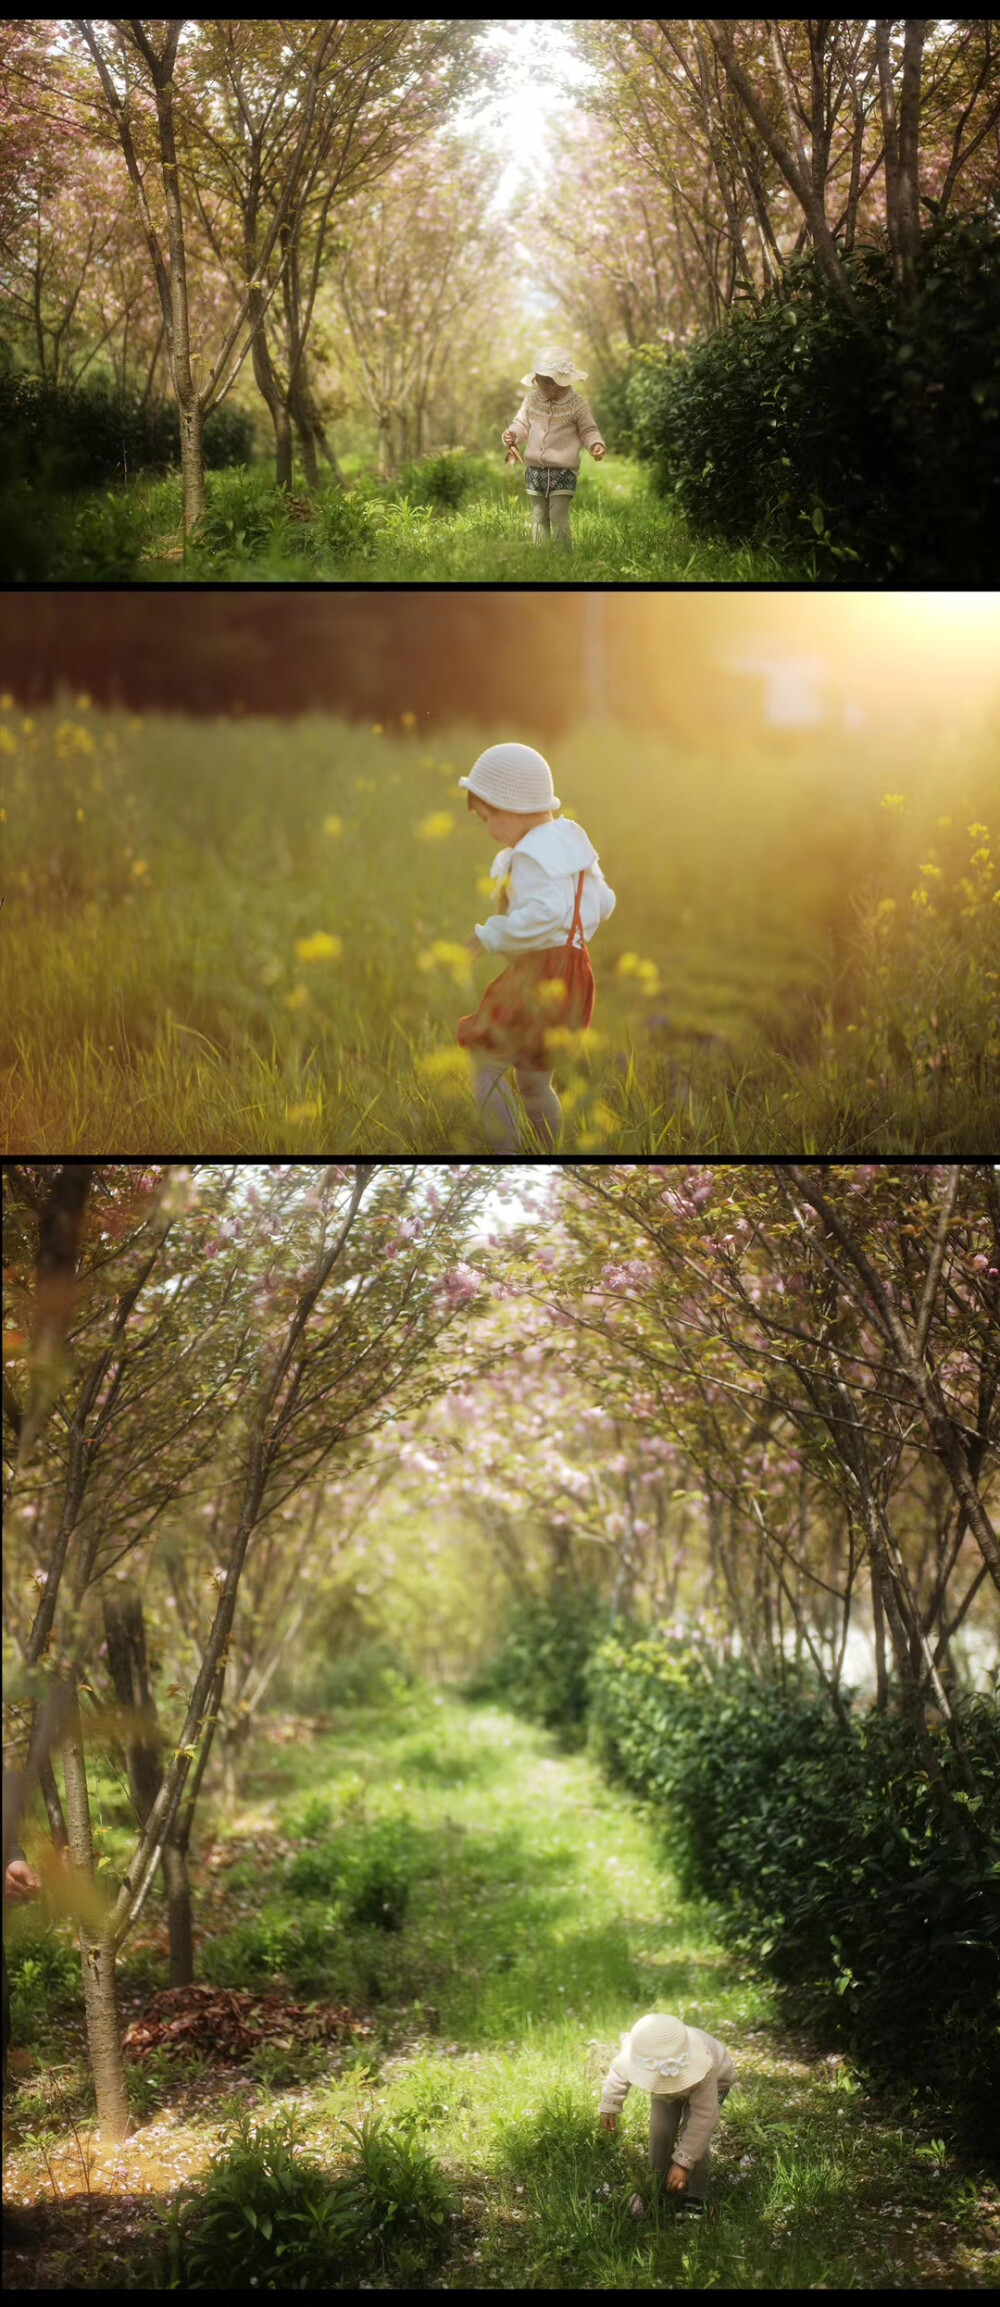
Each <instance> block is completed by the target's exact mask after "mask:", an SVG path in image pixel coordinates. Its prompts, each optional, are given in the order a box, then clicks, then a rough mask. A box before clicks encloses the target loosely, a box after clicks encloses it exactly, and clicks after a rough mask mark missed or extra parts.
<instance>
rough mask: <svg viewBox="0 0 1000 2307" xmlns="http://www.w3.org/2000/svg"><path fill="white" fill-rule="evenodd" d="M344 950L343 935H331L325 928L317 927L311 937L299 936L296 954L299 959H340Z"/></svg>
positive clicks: (296, 941) (296, 943) (296, 942)
mask: <svg viewBox="0 0 1000 2307" xmlns="http://www.w3.org/2000/svg"><path fill="white" fill-rule="evenodd" d="M343 950H344V940H343V938H342V937H331V936H330V935H329V932H328V931H327V930H325V929H317V930H315V931H314V932H313V935H312V936H311V937H297V938H296V940H295V956H296V960H298V961H339V960H340V956H341V954H342V953H343Z"/></svg>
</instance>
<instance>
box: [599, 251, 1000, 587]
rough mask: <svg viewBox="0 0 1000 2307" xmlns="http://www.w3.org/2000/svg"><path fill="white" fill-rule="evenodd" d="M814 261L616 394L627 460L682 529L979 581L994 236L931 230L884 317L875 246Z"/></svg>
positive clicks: (995, 289)
mask: <svg viewBox="0 0 1000 2307" xmlns="http://www.w3.org/2000/svg"><path fill="white" fill-rule="evenodd" d="M844 266H845V271H846V273H847V276H848V279H849V282H850V288H851V292H852V297H853V301H854V307H855V310H854V312H853V313H852V311H851V309H850V308H849V306H848V305H847V303H846V302H844V301H842V300H841V298H840V297H838V295H837V294H836V293H835V292H834V291H833V290H832V289H831V287H830V285H829V282H828V281H827V280H826V279H825V277H824V275H823V272H822V270H821V269H820V267H819V265H818V263H817V262H816V260H815V258H814V257H812V256H809V257H805V258H803V259H802V260H801V261H800V262H799V263H797V264H795V265H792V266H789V268H788V270H787V271H786V273H785V275H784V276H783V279H782V281H781V282H780V284H779V285H778V286H777V287H776V288H775V289H774V290H772V292H771V293H770V294H769V295H768V296H766V297H765V298H764V300H763V302H762V304H761V305H760V306H759V308H758V307H754V306H752V305H741V306H740V307H738V308H736V309H734V311H733V312H732V313H731V314H730V315H728V316H727V318H726V320H725V321H724V323H723V325H722V326H721V327H719V328H717V329H716V330H714V331H713V332H712V333H711V334H710V335H708V336H706V337H703V338H702V339H701V340H700V341H698V342H697V343H695V344H694V345H691V346H688V347H685V348H682V349H677V350H671V351H668V352H663V351H661V350H660V349H658V348H657V349H655V350H653V349H647V351H646V352H645V353H644V354H643V355H642V356H641V357H640V359H639V362H638V364H637V366H636V367H635V369H634V371H633V374H632V378H631V381H630V384H629V387H628V394H627V401H628V408H629V412H630V416H631V420H632V424H633V427H634V435H635V439H636V442H637V444H638V446H639V448H640V451H641V453H643V454H644V455H645V456H646V457H648V458H649V459H651V460H652V463H653V467H654V472H655V475H656V479H657V483H658V486H659V487H660V488H661V489H662V490H663V492H664V493H665V494H667V493H672V494H673V495H675V496H676V498H677V499H678V500H679V502H680V504H681V505H682V507H683V509H684V511H685V513H686V514H687V516H688V518H689V519H690V520H691V521H692V522H693V524H694V525H695V527H696V528H698V529H699V530H702V531H705V532H707V533H709V534H713V535H717V536H720V537H723V538H726V539H727V540H729V541H730V542H732V541H735V540H737V539H742V538H752V539H756V540H759V541H764V540H767V541H768V542H769V543H773V544H778V543H780V544H782V545H783V546H785V547H787V546H789V545H791V546H795V545H796V544H798V545H799V546H801V547H802V548H803V549H804V548H806V547H808V548H809V549H810V550H811V551H812V552H813V553H814V554H815V556H816V560H817V563H818V565H819V567H820V569H821V571H822V572H823V573H826V574H829V575H834V576H841V577H845V576H846V577H850V578H852V579H854V578H856V579H857V580H858V581H859V582H866V583H867V582H874V583H882V584H884V583H887V582H892V583H895V582H897V581H902V582H906V583H932V582H933V583H935V584H943V583H951V584H956V585H961V586H968V585H986V584H989V583H990V582H991V581H995V579H996V574H997V538H998V536H1000V465H998V460H997V433H998V423H1000V239H998V235H997V231H996V227H995V224H994V223H993V222H992V220H991V219H989V218H987V217H979V218H967V219H958V218H953V219H950V220H949V221H947V222H946V223H944V224H941V225H932V226H930V227H929V228H928V230H927V231H926V232H925V233H924V234H923V236H922V240H921V243H920V249H919V255H918V264H917V280H916V291H915V295H914V297H913V299H912V301H911V302H910V304H909V306H908V307H906V308H904V309H901V308H900V305H899V301H898V297H897V294H896V289H895V282H894V276H893V264H892V257H891V254H890V252H889V250H888V248H887V247H886V245H885V243H884V241H882V240H879V242H877V243H876V244H866V245H864V246H860V247H858V248H857V249H856V250H855V252H854V254H853V255H851V256H848V257H845V258H844Z"/></svg>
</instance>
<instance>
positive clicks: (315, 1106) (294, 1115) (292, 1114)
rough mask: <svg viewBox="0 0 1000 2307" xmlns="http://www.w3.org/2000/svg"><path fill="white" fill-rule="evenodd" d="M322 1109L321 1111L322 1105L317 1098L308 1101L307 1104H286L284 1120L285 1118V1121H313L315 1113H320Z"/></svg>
mask: <svg viewBox="0 0 1000 2307" xmlns="http://www.w3.org/2000/svg"><path fill="white" fill-rule="evenodd" d="M322 1111H323V1108H322V1106H321V1105H320V1103H319V1101H318V1099H315V1100H313V1101H312V1102H310V1103H309V1104H307V1105H286V1107H285V1120H286V1121H315V1119H316V1115H317V1114H318V1113H322Z"/></svg>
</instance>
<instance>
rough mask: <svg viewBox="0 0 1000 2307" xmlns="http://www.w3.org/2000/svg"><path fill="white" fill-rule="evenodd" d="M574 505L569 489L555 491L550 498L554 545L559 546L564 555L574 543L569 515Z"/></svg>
mask: <svg viewBox="0 0 1000 2307" xmlns="http://www.w3.org/2000/svg"><path fill="white" fill-rule="evenodd" d="M572 503H573V496H572V491H571V490H569V489H554V490H553V492H552V495H551V496H550V498H549V511H550V515H551V519H552V542H553V544H556V545H558V546H559V547H560V548H561V550H562V551H563V552H564V553H568V552H569V551H570V548H571V546H572V543H573V539H572V537H571V535H570V527H569V515H570V507H571V505H572Z"/></svg>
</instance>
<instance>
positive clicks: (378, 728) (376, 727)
mask: <svg viewBox="0 0 1000 2307" xmlns="http://www.w3.org/2000/svg"><path fill="white" fill-rule="evenodd" d="M372 736H373V737H384V736H385V729H384V728H383V725H382V723H381V721H373V722H372Z"/></svg>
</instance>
